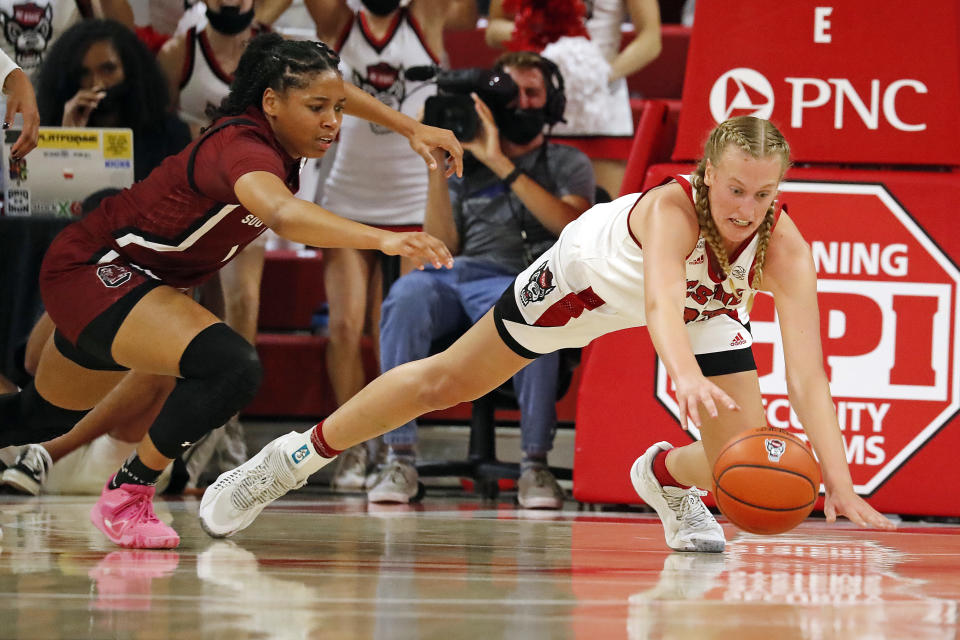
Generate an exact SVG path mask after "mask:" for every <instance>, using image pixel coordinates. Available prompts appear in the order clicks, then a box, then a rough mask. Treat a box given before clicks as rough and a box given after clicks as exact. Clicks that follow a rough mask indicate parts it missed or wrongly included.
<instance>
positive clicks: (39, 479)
mask: <svg viewBox="0 0 960 640" xmlns="http://www.w3.org/2000/svg"><path fill="white" fill-rule="evenodd" d="M52 466H53V461H52V460H51V459H50V454H49V453H47V450H46V449H44V448H43V447H42V446H40V445H39V444H28V445H27V446H25V447H24V448H23V449H22V450H21V451H20V455H19V456H17V462H16V463H15V464H14V465H13V466H12V467H10V468H8V469H6V470H5V471H4V472H3V475H2V476H0V484H4V485H6V486H8V487H11V488H13V489H14V490H15V491H17V492H18V493H25V494H29V495H31V496H38V495H40V491H41V490H43V485H44V484H45V483H46V481H47V473H48V472H49V471H50V467H52Z"/></svg>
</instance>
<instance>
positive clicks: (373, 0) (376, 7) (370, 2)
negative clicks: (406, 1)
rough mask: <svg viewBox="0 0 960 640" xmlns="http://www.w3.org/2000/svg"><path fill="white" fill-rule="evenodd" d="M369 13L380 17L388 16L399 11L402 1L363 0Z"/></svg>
mask: <svg viewBox="0 0 960 640" xmlns="http://www.w3.org/2000/svg"><path fill="white" fill-rule="evenodd" d="M363 6H365V7H366V8H367V11H369V12H370V13H372V14H374V15H378V16H387V15H390V14H391V13H393V12H394V11H396V10H397V8H398V7H399V6H400V0H363Z"/></svg>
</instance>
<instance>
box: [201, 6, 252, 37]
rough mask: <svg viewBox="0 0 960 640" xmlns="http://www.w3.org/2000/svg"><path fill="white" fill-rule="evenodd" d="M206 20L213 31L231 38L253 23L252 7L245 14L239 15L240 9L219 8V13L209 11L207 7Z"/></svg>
mask: <svg viewBox="0 0 960 640" xmlns="http://www.w3.org/2000/svg"><path fill="white" fill-rule="evenodd" d="M207 20H208V21H209V22H210V26H211V27H212V28H213V30H214V31H219V32H220V33H222V34H224V35H227V36H233V35H236V34H238V33H240V32H241V31H243V30H244V29H246V28H247V27H249V26H250V23H252V22H253V7H250V11H247V12H246V13H240V7H220V11H211V10H210V7H207Z"/></svg>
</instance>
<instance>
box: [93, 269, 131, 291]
mask: <svg viewBox="0 0 960 640" xmlns="http://www.w3.org/2000/svg"><path fill="white" fill-rule="evenodd" d="M131 276H132V274H131V273H130V269H128V268H126V267H122V266H120V265H118V264H105V265H103V266H102V267H97V277H98V278H100V282H102V283H103V284H104V285H105V286H107V287H110V288H111V289H113V288H116V287H119V286H120V285H122V284H123V283H124V282H126V281H127V280H129V279H130V278H131Z"/></svg>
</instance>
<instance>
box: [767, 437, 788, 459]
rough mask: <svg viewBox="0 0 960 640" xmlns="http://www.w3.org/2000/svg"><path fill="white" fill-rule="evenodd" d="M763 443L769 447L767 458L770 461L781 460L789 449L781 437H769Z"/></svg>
mask: <svg viewBox="0 0 960 640" xmlns="http://www.w3.org/2000/svg"><path fill="white" fill-rule="evenodd" d="M763 444H764V445H765V446H766V447H767V459H769V460H770V462H780V457H781V456H782V455H783V452H784V451H786V449H787V443H785V442H784V441H783V440H780V439H779V438H767V439H765V440H764V441H763Z"/></svg>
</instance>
